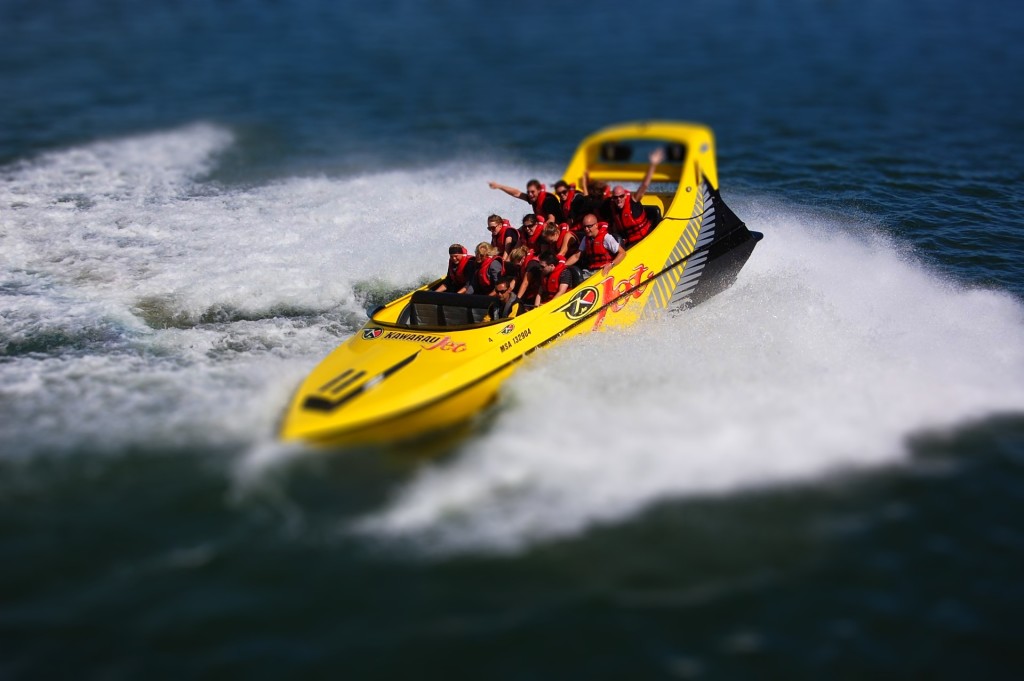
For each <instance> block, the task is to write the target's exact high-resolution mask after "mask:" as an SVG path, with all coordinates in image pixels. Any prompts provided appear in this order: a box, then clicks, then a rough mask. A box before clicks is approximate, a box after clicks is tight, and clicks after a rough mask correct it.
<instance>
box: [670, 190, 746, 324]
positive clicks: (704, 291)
mask: <svg viewBox="0 0 1024 681" xmlns="http://www.w3.org/2000/svg"><path fill="white" fill-rule="evenodd" d="M708 193H709V194H710V198H711V202H712V205H713V206H714V210H713V215H714V220H715V223H716V224H715V228H714V229H715V231H714V239H713V240H712V241H711V243H710V244H708V245H707V246H705V248H706V249H707V261H706V262H705V263H704V269H703V272H702V273H701V275H700V278H699V280H698V282H697V286H696V288H694V289H693V291H692V292H690V293H689V295H688V296H687V299H686V300H685V301H684V305H683V307H692V306H693V305H699V304H700V303H703V302H704V301H706V300H707V299H709V298H711V297H712V296H715V295H717V294H719V293H721V292H722V291H724V290H725V289H727V288H729V287H730V286H732V285H733V283H734V282H735V281H736V277H737V275H739V273H740V270H741V269H743V265H745V264H746V262H747V259H748V258H750V254H751V253H753V252H754V246H756V245H757V242H758V241H760V240H761V239H762V238H763V236H764V235H763V234H761V233H760V232H752V231H750V230H749V229H747V226H746V225H745V224H743V221H742V220H740V219H739V218H738V217H736V214H735V213H733V212H732V210H730V208H729V207H728V206H727V205H725V202H724V201H722V197H721V196H720V195H719V193H718V191H717V190H710V188H709V192H708Z"/></svg>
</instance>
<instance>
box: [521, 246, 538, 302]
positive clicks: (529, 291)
mask: <svg viewBox="0 0 1024 681" xmlns="http://www.w3.org/2000/svg"><path fill="white" fill-rule="evenodd" d="M534 262H537V256H536V254H534V252H533V251H532V250H531V251H529V252H528V253H527V254H526V257H525V258H523V261H522V262H521V263H519V282H520V283H522V282H524V281H526V270H527V269H529V267H530V263H534ZM541 283H542V282H541V281H540V279H539V278H538V279H535V280H533V281H532V282H530V285H529V286H527V287H526V290H525V291H523V300H527V301H530V304H531V305H532V304H533V299H534V297H535V296H536V295H537V294H538V293H539V292H540V288H541Z"/></svg>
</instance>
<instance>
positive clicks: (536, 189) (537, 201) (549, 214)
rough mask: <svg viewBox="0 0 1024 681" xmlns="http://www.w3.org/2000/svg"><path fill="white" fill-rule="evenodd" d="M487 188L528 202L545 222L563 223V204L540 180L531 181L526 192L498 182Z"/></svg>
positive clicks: (488, 184) (527, 184)
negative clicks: (548, 191) (549, 192)
mask: <svg viewBox="0 0 1024 681" xmlns="http://www.w3.org/2000/svg"><path fill="white" fill-rule="evenodd" d="M487 186H488V187H490V188H491V189H500V190H501V191H503V192H505V193H506V194H508V195H509V196H511V197H512V198H514V199H522V200H523V201H526V202H527V203H529V204H530V205H531V206H533V212H534V213H536V214H537V215H540V216H542V217H543V218H544V221H545V222H550V221H552V220H554V221H555V222H561V221H562V204H560V203H559V202H558V199H557V198H556V197H555V196H554V195H552V194H548V193H547V191H546V190H545V189H544V185H542V184H541V183H540V180H530V181H529V182H527V183H526V191H525V192H524V191H520V190H519V189H516V188H515V187H508V186H506V185H503V184H498V183H497V182H488V183H487Z"/></svg>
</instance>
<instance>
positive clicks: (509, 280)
mask: <svg viewBox="0 0 1024 681" xmlns="http://www.w3.org/2000/svg"><path fill="white" fill-rule="evenodd" d="M515 281H516V278H515V277H513V276H512V275H511V274H506V275H505V276H503V277H502V278H501V279H499V280H498V283H497V284H495V286H498V285H499V284H504V285H505V286H507V287H508V288H512V284H514V283H515Z"/></svg>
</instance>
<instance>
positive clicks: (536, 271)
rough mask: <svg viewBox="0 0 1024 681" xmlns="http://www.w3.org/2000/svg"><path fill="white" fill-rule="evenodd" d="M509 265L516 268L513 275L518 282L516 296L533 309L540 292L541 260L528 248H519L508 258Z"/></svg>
mask: <svg viewBox="0 0 1024 681" xmlns="http://www.w3.org/2000/svg"><path fill="white" fill-rule="evenodd" d="M508 262H509V265H512V266H514V267H515V269H514V270H513V271H512V274H514V275H515V277H516V281H518V282H519V283H518V285H517V288H518V290H517V291H516V296H517V297H518V298H519V299H520V300H522V301H523V304H524V305H526V306H528V308H532V307H533V301H534V299H536V297H537V294H538V293H539V292H540V285H541V279H542V277H541V275H540V259H539V258H538V257H537V256H536V255H535V254H534V252H533V250H531V249H530V248H527V247H526V246H519V247H518V248H516V249H514V250H513V251H512V253H511V255H509V258H508Z"/></svg>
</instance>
